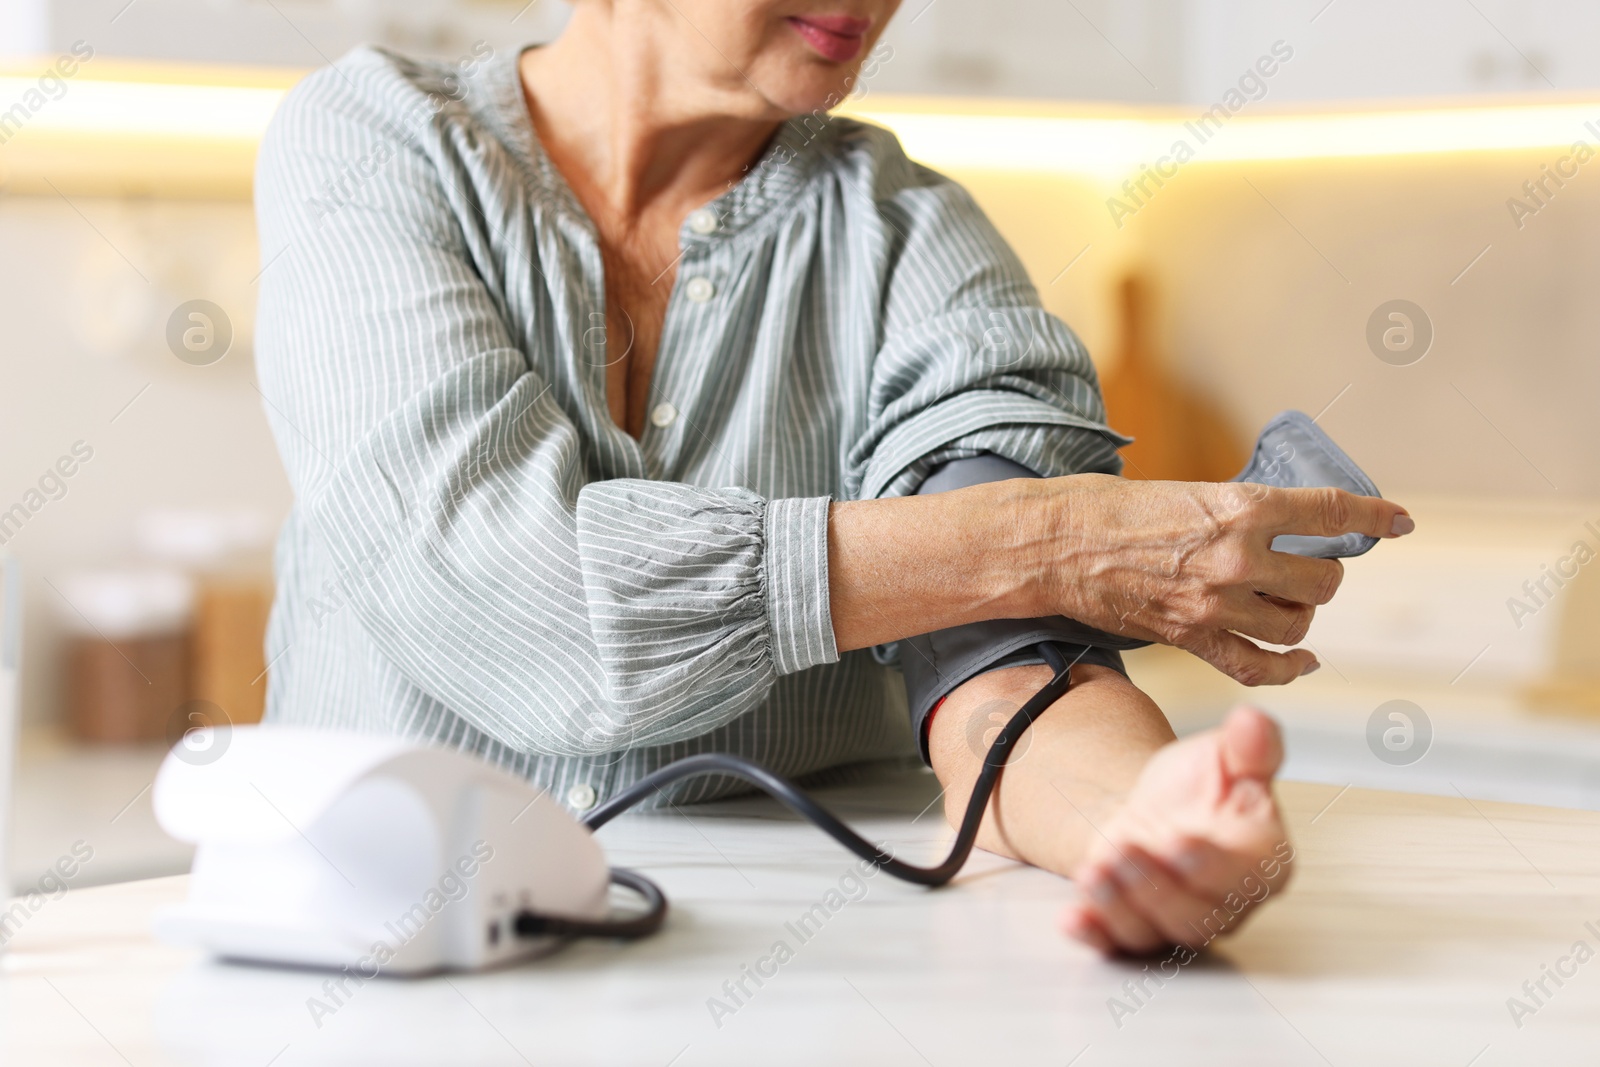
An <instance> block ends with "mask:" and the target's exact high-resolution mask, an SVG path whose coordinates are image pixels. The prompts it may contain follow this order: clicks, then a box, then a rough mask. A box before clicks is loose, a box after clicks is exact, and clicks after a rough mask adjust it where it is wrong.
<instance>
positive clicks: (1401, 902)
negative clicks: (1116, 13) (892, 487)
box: [0, 770, 1600, 1067]
mask: <svg viewBox="0 0 1600 1067" xmlns="http://www.w3.org/2000/svg"><path fill="white" fill-rule="evenodd" d="M936 788H937V787H936V785H935V783H934V782H933V780H932V778H931V777H929V776H928V775H926V774H922V773H918V772H915V771H905V770H897V771H892V772H891V771H883V770H879V771H875V772H871V773H863V774H862V775H860V776H859V777H858V778H857V780H855V781H853V782H849V783H846V784H842V785H838V786H835V787H832V788H830V789H827V790H824V791H822V793H821V795H822V796H823V798H824V799H825V801H826V802H827V803H828V804H830V805H831V806H833V807H834V808H835V810H836V811H838V812H839V813H840V814H841V815H844V816H846V817H847V818H849V819H850V820H851V821H852V822H853V823H855V824H856V825H857V826H859V827H861V828H863V829H864V830H865V831H866V832H867V833H868V835H869V836H871V837H873V838H875V839H880V840H884V841H887V842H888V843H889V844H890V845H891V847H892V848H893V849H894V850H895V851H896V852H897V853H899V854H901V855H903V856H907V857H908V858H910V857H930V858H931V857H933V856H935V855H936V854H938V853H939V852H940V851H941V849H942V848H943V847H944V844H945V842H947V841H948V839H949V832H948V830H947V829H946V828H945V827H944V825H943V822H942V820H941V819H940V817H939V815H938V812H937V809H936V808H935V809H932V810H930V805H931V804H932V802H933V801H934V800H935V798H936V795H937V793H936ZM1281 796H1282V800H1283V802H1284V805H1285V808H1286V810H1287V813H1288V817H1289V821H1290V825H1291V827H1292V836H1293V839H1294V841H1295V844H1296V847H1297V849H1298V852H1299V857H1300V859H1299V875H1298V879H1297V881H1296V882H1295V884H1294V885H1293V886H1292V888H1291V889H1290V890H1289V891H1288V892H1287V893H1285V894H1284V895H1283V897H1282V899H1280V900H1279V901H1277V902H1276V903H1275V904H1273V905H1272V906H1270V907H1268V908H1267V909H1265V911H1263V913H1262V914H1261V915H1260V917H1259V918H1258V919H1257V920H1256V921H1255V922H1254V923H1253V924H1252V925H1251V926H1249V927H1248V928H1247V929H1246V930H1245V931H1244V933H1242V934H1241V935H1239V936H1238V937H1236V938H1234V939H1232V940H1231V941H1229V942H1227V943H1226V944H1224V945H1223V946H1222V947H1220V948H1218V949H1215V950H1214V951H1212V952H1211V953H1208V954H1207V955H1205V956H1203V957H1201V958H1200V959H1199V960H1196V961H1195V962H1192V963H1190V964H1188V965H1187V966H1183V967H1181V968H1179V967H1177V966H1176V964H1175V963H1174V964H1169V965H1168V966H1167V968H1166V971H1167V972H1168V975H1169V976H1168V977H1167V978H1166V980H1165V981H1164V982H1161V983H1159V984H1158V983H1157V982H1156V981H1155V980H1153V979H1151V978H1150V977H1148V975H1149V974H1151V973H1158V974H1159V973H1160V971H1161V968H1160V967H1159V966H1158V964H1159V961H1157V964H1151V963H1148V962H1125V961H1104V960H1101V959H1099V958H1097V957H1096V956H1094V955H1093V954H1092V953H1090V952H1088V951H1087V950H1085V949H1082V948H1080V947H1078V946H1076V945H1074V944H1071V943H1069V942H1067V941H1065V940H1063V939H1062V938H1061V937H1060V936H1059V935H1058V934H1057V933H1056V932H1055V920H1056V915H1057V912H1058V910H1059V907H1060V905H1061V903H1062V901H1063V900H1065V899H1067V898H1068V897H1069V895H1070V894H1071V893H1072V892H1073V889H1072V887H1071V885H1070V884H1069V883H1067V882H1065V881H1064V880H1062V879H1059V878H1056V877H1054V876H1052V875H1049V874H1046V873H1043V872H1040V871H1037V870H1032V869H1029V868H1025V867H1022V866H1019V865H1016V864H1012V863H1009V862H1007V861H1004V860H1001V859H999V858H997V857H994V856H990V855H987V854H982V853H980V854H977V855H976V856H975V857H974V859H973V860H972V861H971V862H970V863H969V865H968V867H967V869H966V870H965V871H964V872H963V874H962V875H961V877H960V878H959V879H958V881H957V882H956V883H955V884H954V885H953V886H951V887H949V888H947V889H944V890H939V891H927V890H922V889H918V888H916V887H913V886H907V885H903V884H900V883H897V882H894V881H893V880H891V879H889V878H888V877H887V876H884V875H877V876H876V877H874V878H872V879H871V880H869V881H868V882H867V883H866V885H867V887H868V888H867V891H866V893H865V895H864V896H860V895H859V894H857V895H858V896H859V899H856V900H853V901H846V902H844V903H843V905H842V906H840V907H838V908H837V910H836V911H834V912H832V913H831V915H830V917H829V918H828V920H827V922H826V923H825V924H824V925H823V926H822V928H821V929H820V930H817V931H815V932H814V933H812V934H811V935H810V936H809V937H808V938H807V939H805V940H803V941H802V940H801V939H800V938H799V937H797V936H796V934H795V932H794V930H792V929H791V927H790V926H789V925H786V924H792V923H793V921H794V920H795V919H796V918H797V917H798V916H799V915H800V914H801V913H802V912H804V911H806V910H807V909H809V908H811V906H812V905H813V904H816V903H819V902H823V903H825V904H826V903H828V902H829V901H830V898H829V897H828V894H829V891H830V890H837V889H839V888H840V886H841V879H842V878H844V876H845V875H846V874H847V872H848V871H850V870H851V868H852V864H853V858H852V857H850V856H848V855H847V854H846V853H844V852H843V851H842V850H840V849H839V848H838V847H837V846H836V845H835V844H834V843H833V842H832V841H830V840H828V839H826V838H824V837H823V836H822V835H821V834H819V833H818V832H816V831H815V830H813V829H811V828H810V827H809V826H807V825H805V824H803V823H800V822H798V821H796V820H794V819H793V818H791V817H790V816H789V815H788V814H787V813H786V812H785V811H783V809H781V808H779V807H777V806H776V805H773V804H770V803H768V802H766V801H765V800H760V799H748V800H738V801H732V802H724V803H720V804H711V805H701V806H697V807H693V808H686V809H679V810H678V811H677V812H667V813H664V814H650V815H634V816H627V817H624V818H623V819H620V820H618V821H617V822H615V823H613V824H612V825H611V826H608V827H607V828H606V829H605V830H603V831H602V832H601V835H600V836H601V840H602V842H603V843H604V844H605V846H606V849H607V852H608V855H609V856H610V858H611V861H612V862H613V863H615V864H620V865H626V866H630V867H638V868H642V869H643V870H645V871H647V872H648V873H649V874H650V875H651V876H652V877H654V878H656V879H657V880H658V881H659V882H660V883H661V884H662V886H663V887H664V888H665V889H666V890H667V892H668V894H669V895H670V897H671V899H672V903H673V912H672V915H671V918H670V920H669V922H668V925H667V928H666V929H665V930H664V931H663V932H662V933H661V934H659V935H658V936H656V937H655V938H652V939H650V940H648V941H645V942H640V943H635V944H620V943H613V942H603V941H588V942H579V943H574V944H572V945H570V946H568V947H566V948H564V949H563V950H561V951H560V952H558V953H556V954H555V955H553V956H550V957H547V958H545V959H543V960H540V961H536V962H532V963H526V964H523V965H520V966H516V967H512V968H508V969H504V970H501V971H496V972H491V973H484V974H474V975H454V976H449V977H434V978H427V979H415V980H399V979H385V980H378V981H374V982H368V983H366V984H365V985H363V986H361V987H360V988H359V989H357V990H355V991H354V993H353V994H351V995H349V996H348V997H345V998H343V1000H342V1003H340V1004H338V1006H337V1007H336V1009H335V1010H334V1011H333V1013H332V1014H323V1015H321V1017H320V1018H315V1017H314V1016H313V1013H312V1011H311V1007H310V1002H311V1001H312V999H313V998H318V999H320V1000H322V1001H323V1002H324V1003H325V1004H331V1003H332V1001H331V1000H330V999H329V997H328V995H327V994H326V993H325V992H324V990H323V982H324V980H325V977H326V976H325V975H322V974H319V973H315V972H309V971H300V970H294V969H267V968H256V967H247V966H240V965H228V964H217V963H211V962H208V961H205V960H203V959H201V958H199V957H198V956H196V955H195V954H194V953H192V952H188V951H185V950H179V949H174V948H170V947H167V946H165V945H161V944H159V943H156V942H155V941H153V940H152V939H151V937H150V934H149V929H150V919H151V915H152V913H153V912H154V911H155V910H156V909H158V908H159V907H161V906H163V905H165V904H167V903H170V902H173V901H176V900H177V899H179V898H180V897H181V896H182V894H183V892H184V890H185V879H184V878H181V877H180V878H162V879H155V880H150V881H143V882H131V883H126V884H122V885H115V886H105V887H98V888H91V889H81V890H73V891H72V892H69V893H68V894H66V895H65V896H64V897H62V898H61V899H59V900H53V901H50V902H48V903H47V904H45V905H44V906H43V907H41V908H40V909H39V910H38V911H37V912H36V913H33V914H32V915H31V916H29V918H28V919H27V921H26V923H25V924H24V925H23V927H22V928H21V930H20V931H19V932H18V933H17V935H16V936H15V937H14V939H13V940H12V942H11V944H10V946H9V951H8V952H7V954H5V955H4V956H0V1050H3V1062H5V1063H8V1064H11V1063H15V1064H44V1063H51V1064H73V1065H76V1064H85V1065H92V1064H101V1063H104V1064H132V1065H138V1067H144V1065H146V1064H166V1063H175V1064H228V1065H230V1067H239V1065H244V1067H267V1065H269V1064H270V1065H272V1067H294V1065H297V1064H323V1063H327V1064H363V1063H372V1064H384V1065H386V1067H388V1065H396V1064H427V1065H436V1064H445V1063H449V1064H478V1063H483V1064H508V1065H515V1064H540V1065H543V1064H587V1063H597V1064H598V1063H607V1064H609V1063H617V1064H630V1065H645V1067H668V1065H672V1067H692V1065H696V1064H720V1063H729V1064H734V1063H738V1064H748V1063H808V1064H810V1063H828V1064H839V1063H872V1064H882V1065H892V1064H908V1065H917V1064H929V1065H940V1067H943V1065H947V1064H948V1065H955V1064H969V1063H978V1062H983V1063H989V1062H1004V1063H1006V1064H1018V1065H1031V1064H1041V1065H1044V1064H1051V1065H1058V1067H1059V1065H1066V1064H1071V1065H1074V1067H1095V1065H1100V1064H1143V1063H1149V1064H1157V1063H1160V1064H1163V1065H1166V1064H1171V1063H1174V1062H1182V1063H1185V1064H1209V1063H1218V1064H1228V1065H1239V1064H1270V1065H1273V1067H1284V1065H1293V1064H1338V1065H1344V1064H1351V1065H1358V1064H1359V1065H1367V1064H1386V1063H1395V1064H1407V1065H1415V1064H1439V1065H1447V1067H1467V1065H1469V1064H1471V1065H1473V1067H1490V1065H1494V1064H1525V1063H1535V1062H1546V1063H1577V1062H1593V1060H1594V1057H1595V1055H1596V1053H1595V1052H1594V1041H1595V1037H1596V1032H1597V1027H1596V1020H1597V1019H1600V962H1594V961H1593V960H1592V959H1591V956H1593V955H1594V954H1595V953H1596V952H1597V951H1600V814H1594V813H1588V812H1578V811H1570V810H1561V809H1552V808H1535V807H1524V806H1517V805H1509V804H1495V803H1488V802H1484V801H1469V800H1467V799H1465V798H1446V797H1428V796H1417V795H1406V794H1399V793H1384V792H1377V791H1369V790H1362V789H1350V788H1346V789H1341V788H1340V787H1338V786H1330V785H1309V784H1296V783H1285V784H1283V785H1282V786H1281ZM843 884H844V887H845V888H849V885H850V883H849V882H848V880H846V881H845V882H844V883H843ZM831 900H832V901H833V902H838V901H839V900H840V898H838V897H835V898H831ZM778 941H784V942H786V943H787V944H788V945H789V947H790V949H791V951H792V956H791V958H789V959H787V960H786V961H785V962H784V963H783V965H782V966H781V967H779V968H778V970H777V973H776V974H775V975H774V976H772V977H770V978H766V979H764V980H763V983H762V985H761V986H760V987H759V988H757V987H756V986H755V985H754V984H753V983H752V982H750V981H749V980H748V979H747V980H746V982H745V986H746V989H747V990H749V991H750V994H751V995H749V996H748V997H741V998H740V999H741V1000H742V1003H737V1004H736V1003H735V1002H734V1001H733V999H732V998H730V997H729V995H728V994H727V993H725V992H724V988H723V986H724V983H725V982H735V981H737V980H739V979H740V977H741V975H742V973H743V972H742V968H744V967H748V966H750V965H753V964H754V963H755V961H756V960H757V959H759V958H761V957H763V956H766V955H767V954H768V953H769V952H770V951H771V950H772V948H773V946H774V944H775V943H776V942H778ZM1580 943H1581V945H1582V948H1579V945H1580ZM1556 971H1559V972H1561V976H1560V978H1559V982H1558V980H1557V979H1556V978H1552V977H1550V975H1551V974H1552V973H1554V972H1556ZM1541 981H1542V982H1543V987H1544V991H1543V992H1542V993H1541V992H1540V990H1539V987H1538V983H1540V982H1541ZM1525 982H1532V983H1534V985H1533V986H1532V987H1531V988H1532V990H1533V995H1532V996H1530V995H1529V993H1528V992H1526V991H1525V990H1524V983H1525ZM1141 985H1142V989H1141ZM1130 989H1132V990H1133V992H1129V990H1130ZM712 998H717V999H719V1000H721V1001H722V1003H723V1004H725V1005H726V1006H727V1007H728V1008H729V1009H731V1010H728V1011H715V1012H714V1011H713V1007H714V1004H713V1003H712ZM1511 998H1518V999H1519V1000H1520V1001H1521V1003H1522V1004H1523V1005H1524V1009H1521V1010H1517V1011H1515V1012H1514V1011H1513V1007H1514V1006H1515V1005H1514V1004H1513V1003H1511Z"/></svg>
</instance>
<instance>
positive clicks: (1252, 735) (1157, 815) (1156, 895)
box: [1062, 708, 1294, 955]
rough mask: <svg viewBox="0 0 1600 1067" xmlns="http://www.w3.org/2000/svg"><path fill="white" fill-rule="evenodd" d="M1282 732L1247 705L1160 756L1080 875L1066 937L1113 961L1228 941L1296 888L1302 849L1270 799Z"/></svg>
mask: <svg viewBox="0 0 1600 1067" xmlns="http://www.w3.org/2000/svg"><path fill="white" fill-rule="evenodd" d="M1282 759H1283V747H1282V743H1281V741H1280V738H1279V735H1278V728H1277V725H1276V724H1275V723H1273V721H1272V720H1271V719H1269V718H1267V716H1266V715H1264V714H1262V713H1261V712H1259V711H1256V710H1255V709H1253V708H1239V709H1235V710H1234V712H1233V713H1232V714H1231V715H1229V716H1228V718H1227V720H1226V721H1225V722H1224V723H1223V725H1222V726H1220V727H1219V728H1217V729H1215V730H1210V731H1207V732H1206V733H1203V734H1198V735H1195V736H1193V737H1189V738H1185V739H1184V740H1181V741H1174V742H1172V743H1171V744H1169V745H1167V746H1166V747H1164V748H1162V749H1161V750H1160V751H1158V752H1157V753H1156V754H1155V755H1154V756H1153V757H1151V759H1150V761H1149V762H1148V763H1147V764H1146V765H1145V767H1144V769H1143V770H1142V771H1141V772H1140V775H1139V778H1138V781H1137V783H1136V784H1135V785H1134V788H1133V790H1132V792H1131V793H1130V794H1129V796H1128V799H1127V800H1126V802H1125V803H1124V804H1123V806H1122V807H1121V808H1119V809H1117V811H1116V813H1115V814H1114V815H1113V816H1112V817H1111V818H1110V819H1109V820H1107V821H1106V822H1105V823H1103V824H1102V825H1101V826H1100V827H1099V829H1100V831H1101V832H1100V834H1099V835H1097V836H1096V839H1095V840H1094V841H1093V842H1092V843H1091V844H1090V846H1089V849H1088V851H1087V853H1086V855H1085V856H1084V858H1083V860H1082V861H1081V862H1080V863H1079V864H1078V866H1077V868H1076V869H1075V870H1074V871H1073V872H1072V877H1073V880H1074V881H1075V882H1077V884H1078V886H1079V889H1080V890H1081V891H1082V900H1081V901H1078V902H1075V903H1073V904H1071V905H1069V906H1068V907H1067V909H1066V911H1065V913H1064V914H1063V915H1062V929H1063V931H1064V932H1066V933H1067V934H1069V935H1071V936H1072V937H1075V938H1077V939H1078V940H1080V941H1083V942H1085V943H1086V944H1089V945H1092V946H1093V947H1095V948H1097V949H1099V950H1100V951H1102V952H1105V953H1107V954H1111V953H1117V952H1123V953H1129V954H1136V955H1137V954H1146V953H1151V952H1155V951H1157V950H1159V949H1162V948H1164V947H1167V946H1173V945H1180V946H1183V947H1185V948H1187V949H1189V950H1191V951H1196V952H1198V951H1199V950H1200V949H1201V948H1203V947H1205V946H1206V945H1207V944H1209V943H1210V942H1211V941H1212V940H1213V939H1214V938H1216V937H1218V936H1220V935H1223V934H1228V933H1232V932H1233V931H1235V930H1237V929H1238V928H1239V925H1240V924H1241V923H1242V922H1244V920H1245V919H1246V918H1248V917H1249V915H1250V914H1251V913H1252V912H1253V911H1254V910H1255V909H1256V908H1257V907H1258V906H1259V905H1260V904H1261V903H1263V902H1264V901H1266V900H1267V899H1269V898H1270V897H1271V896H1272V895H1274V894H1276V893H1278V892H1280V891H1281V890H1282V889H1283V887H1284V885H1285V884H1286V883H1287V882H1288V880H1289V875H1290V870H1291V866H1292V863H1293V860H1294V849H1293V847H1292V846H1291V845H1290V844H1289V840H1288V837H1287V835H1286V833H1285V832H1284V827H1283V820H1282V818H1281V817H1280V815H1279V813H1278V807H1277V803H1276V802H1275V801H1274V800H1273V797H1272V793H1271V781H1272V776H1273V774H1274V773H1275V772H1276V771H1277V769H1278V765H1279V763H1280V762H1282Z"/></svg>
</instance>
